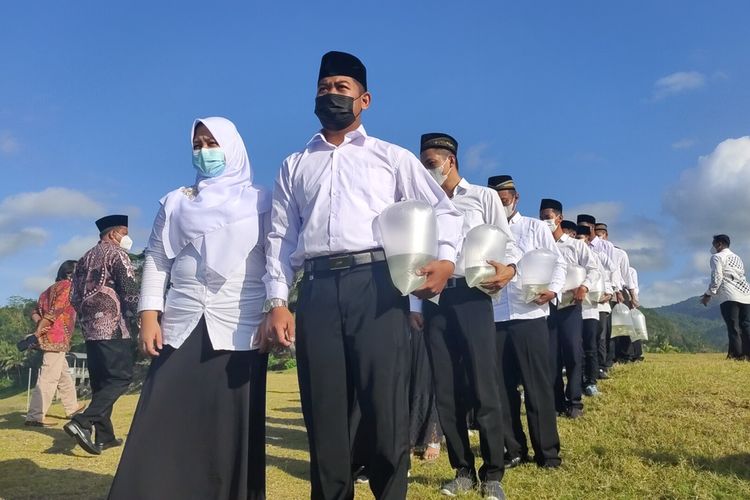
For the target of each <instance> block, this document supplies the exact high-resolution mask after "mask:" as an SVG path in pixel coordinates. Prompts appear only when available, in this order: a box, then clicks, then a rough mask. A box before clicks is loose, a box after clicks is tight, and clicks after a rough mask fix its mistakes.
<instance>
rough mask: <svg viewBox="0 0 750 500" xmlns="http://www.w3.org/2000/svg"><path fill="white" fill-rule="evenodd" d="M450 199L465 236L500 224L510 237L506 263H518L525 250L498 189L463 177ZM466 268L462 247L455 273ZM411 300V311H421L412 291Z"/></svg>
mask: <svg viewBox="0 0 750 500" xmlns="http://www.w3.org/2000/svg"><path fill="white" fill-rule="evenodd" d="M451 201H452V202H453V204H454V205H455V207H456V208H457V209H458V211H459V212H461V213H462V214H463V216H464V223H463V228H462V236H463V237H465V236H466V234H467V233H468V232H469V231H471V230H472V229H474V228H475V227H477V226H480V225H482V224H492V225H493V226H497V227H498V228H500V230H501V231H502V232H503V233H504V234H505V235H506V236H507V237H508V245H507V246H506V247H505V263H506V264H516V263H518V261H519V260H520V259H521V256H522V253H521V250H520V249H519V248H518V245H517V244H516V240H515V237H514V236H513V234H512V233H511V230H510V227H509V226H508V219H507V217H506V216H505V210H504V209H503V204H502V202H501V201H500V198H499V197H498V196H497V192H496V191H495V190H493V189H490V188H488V187H484V186H477V185H475V184H471V183H469V181H467V180H466V179H461V181H460V182H459V183H458V185H457V186H456V189H455V191H454V192H453V197H452V198H451ZM462 246H463V245H462ZM465 271H466V270H465V269H464V259H463V252H462V251H459V255H458V258H457V259H456V270H455V271H454V273H453V277H454V278H462V277H464V273H465ZM409 304H410V308H411V311H412V312H422V301H421V300H420V299H418V298H416V297H414V296H413V295H409Z"/></svg>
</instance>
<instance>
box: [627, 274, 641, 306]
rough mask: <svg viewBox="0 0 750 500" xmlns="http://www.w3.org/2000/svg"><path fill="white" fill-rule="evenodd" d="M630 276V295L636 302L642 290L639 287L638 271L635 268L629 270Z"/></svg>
mask: <svg viewBox="0 0 750 500" xmlns="http://www.w3.org/2000/svg"><path fill="white" fill-rule="evenodd" d="M628 276H629V277H630V285H631V287H632V288H630V295H631V296H632V298H634V299H635V300H638V295H639V294H640V288H639V287H638V271H636V270H635V268H634V267H631V268H629V269H628Z"/></svg>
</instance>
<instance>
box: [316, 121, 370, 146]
mask: <svg viewBox="0 0 750 500" xmlns="http://www.w3.org/2000/svg"><path fill="white" fill-rule="evenodd" d="M360 138H361V139H362V141H361V143H362V144H364V142H365V141H364V140H365V139H367V131H366V130H365V126H364V125H361V124H360V126H359V127H357V128H356V129H355V130H352V131H351V132H347V133H346V135H345V136H344V142H342V143H341V144H340V145H339V146H334V145H333V144H331V143H330V142H328V141H327V140H326V138H325V136H324V135H323V130H319V131H318V132H317V133H316V134H315V135H314V136H312V137H311V138H310V140H309V141H307V146H308V147H310V146H311V145H312V144H314V143H316V142H323V143H325V144H328V145H329V146H331V147H333V148H336V147H341V146H343V145H345V144H349V143H350V142H351V143H354V142H355V141H356V140H357V139H360Z"/></svg>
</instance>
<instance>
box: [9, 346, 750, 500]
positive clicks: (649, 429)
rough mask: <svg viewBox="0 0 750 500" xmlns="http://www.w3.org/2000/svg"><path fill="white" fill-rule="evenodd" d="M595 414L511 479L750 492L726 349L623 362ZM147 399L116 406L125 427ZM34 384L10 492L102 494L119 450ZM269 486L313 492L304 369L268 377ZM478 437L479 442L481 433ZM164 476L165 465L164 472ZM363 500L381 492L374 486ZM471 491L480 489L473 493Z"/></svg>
mask: <svg viewBox="0 0 750 500" xmlns="http://www.w3.org/2000/svg"><path fill="white" fill-rule="evenodd" d="M613 375H614V376H613V378H612V379H611V380H608V381H603V382H602V383H601V386H600V388H601V389H602V391H603V395H602V396H600V397H598V398H596V399H595V400H591V399H587V400H586V415H585V416H584V418H582V419H579V420H577V421H569V420H559V428H560V436H561V440H562V455H563V461H564V463H563V467H562V468H560V469H558V470H553V471H548V470H540V469H538V468H537V467H536V466H534V465H531V464H529V465H524V466H522V467H519V468H516V469H513V470H511V471H509V472H508V473H507V474H506V476H505V479H504V481H503V484H504V486H505V490H506V493H507V494H508V497H509V498H511V499H534V500H537V499H544V498H566V499H568V498H569V499H588V498H590V499H610V498H618V499H619V498H639V499H640V498H647V499H652V498H663V499H671V498H750V363H742V362H734V361H725V360H724V357H723V356H722V355H718V354H659V355H657V354H653V355H649V356H648V360H647V361H646V362H645V363H640V364H637V365H629V366H622V367H617V368H616V369H615V371H614V373H613ZM136 401H137V396H136V395H131V396H126V397H124V398H122V399H121V400H120V402H119V403H118V405H117V406H116V407H115V416H116V417H115V428H116V429H117V430H118V431H119V432H121V433H122V434H124V433H125V432H126V429H127V427H128V425H129V423H130V419H131V416H132V413H133V410H134V408H135V404H136ZM25 407H26V397H25V393H23V394H18V395H15V396H12V397H8V398H5V399H2V400H0V497H2V498H7V499H21V498H70V499H84V498H102V497H104V496H106V494H107V489H108V486H109V482H110V481H111V478H112V474H113V473H114V471H115V468H116V466H117V461H118V459H119V455H120V451H119V450H108V451H106V452H104V453H103V454H102V455H101V456H99V457H93V456H90V455H87V454H86V453H84V452H83V451H81V450H80V449H78V448H76V447H75V446H74V445H73V442H72V440H71V439H70V438H68V436H67V435H66V434H65V433H64V432H63V431H62V425H63V424H64V423H65V421H64V420H63V419H61V418H60V417H61V415H62V409H61V408H60V406H59V405H54V406H53V408H52V411H51V413H50V416H49V419H50V420H55V421H56V422H59V425H58V426H56V427H54V428H49V429H41V428H28V427H24V426H23V414H24V411H25ZM267 435H268V439H267V448H266V450H267V455H268V467H267V473H268V488H267V496H268V498H269V499H271V500H284V499H290V500H298V499H304V498H307V497H308V495H309V492H308V482H307V461H308V454H307V448H306V438H305V429H304V425H303V422H302V414H301V412H300V409H299V394H298V392H297V380H296V374H295V373H294V372H293V371H290V372H283V373H271V374H270V375H269V385H268V430H267ZM474 444H475V445H477V444H478V443H476V442H475V443H474ZM449 476H451V470H450V467H449V465H448V461H447V456H446V453H445V452H443V453H442V454H441V457H440V459H439V460H438V461H437V462H434V463H420V462H418V461H417V462H415V463H414V464H413V465H412V474H411V482H410V486H409V498H414V499H432V498H435V499H436V498H441V497H440V495H439V493H438V491H437V489H438V486H439V485H440V483H441V481H443V480H444V479H446V478H448V477H449ZM157 477H158V474H157ZM357 498H358V499H365V498H372V496H371V495H370V493H369V490H368V488H367V486H358V487H357ZM463 498H466V499H475V498H480V497H479V496H478V495H476V496H473V495H467V496H465V497H463Z"/></svg>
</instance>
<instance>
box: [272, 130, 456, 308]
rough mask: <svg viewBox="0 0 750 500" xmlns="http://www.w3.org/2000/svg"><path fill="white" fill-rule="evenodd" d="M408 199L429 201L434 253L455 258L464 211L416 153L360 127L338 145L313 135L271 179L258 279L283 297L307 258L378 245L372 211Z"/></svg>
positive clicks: (444, 257) (445, 257)
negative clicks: (268, 219)
mask: <svg viewBox="0 0 750 500" xmlns="http://www.w3.org/2000/svg"><path fill="white" fill-rule="evenodd" d="M412 199H413V200H422V201H425V202H427V203H429V204H430V205H432V206H433V207H434V209H435V214H436V216H437V221H438V259H441V260H449V261H452V262H455V261H456V255H457V252H458V248H459V245H460V241H461V227H462V224H463V217H462V216H461V213H460V212H459V211H458V210H457V209H456V208H455V207H454V206H453V204H452V203H451V202H450V200H449V199H448V196H447V195H446V194H445V192H443V190H442V189H441V188H440V186H438V184H437V182H435V180H434V179H433V178H432V177H430V175H429V173H428V172H427V169H425V168H424V167H423V166H422V164H421V163H420V162H419V160H418V159H417V157H416V156H414V155H413V154H412V153H410V152H409V151H407V150H406V149H404V148H401V147H399V146H396V145H394V144H390V143H388V142H385V141H381V140H380V139H376V138H374V137H371V136H368V135H367V133H366V132H365V129H364V127H362V126H360V127H359V128H358V129H357V130H354V131H352V132H349V133H348V134H346V137H345V139H344V142H343V143H341V144H340V145H339V146H334V145H333V144H331V143H329V142H328V141H326V140H325V137H324V136H323V134H322V133H321V132H319V133H317V134H315V135H314V136H313V138H312V139H310V141H309V142H308V143H307V145H306V146H305V148H304V149H303V150H302V151H300V152H297V153H294V154H292V155H290V156H289V157H288V158H287V159H286V160H284V163H283V164H282V165H281V171H280V172H279V176H278V178H277V180H276V184H275V187H274V192H273V208H272V213H271V231H270V233H269V235H268V250H267V252H266V270H267V273H266V275H265V276H264V278H263V281H264V282H265V284H266V291H267V294H268V297H269V298H281V299H285V300H286V299H287V298H288V295H289V287H290V286H291V284H292V281H293V279H294V274H295V271H296V270H297V269H299V268H300V267H301V266H302V264H303V263H304V261H305V260H306V259H310V258H313V257H319V256H322V255H333V254H339V253H347V252H361V251H365V250H369V249H372V248H377V247H380V246H382V243H381V241H379V239H380V238H379V235H378V234H377V233H376V231H375V227H374V222H375V219H376V217H377V216H378V215H380V213H381V212H382V211H383V210H384V209H385V208H386V207H388V206H389V205H391V204H393V203H395V202H397V201H401V200H412Z"/></svg>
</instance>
